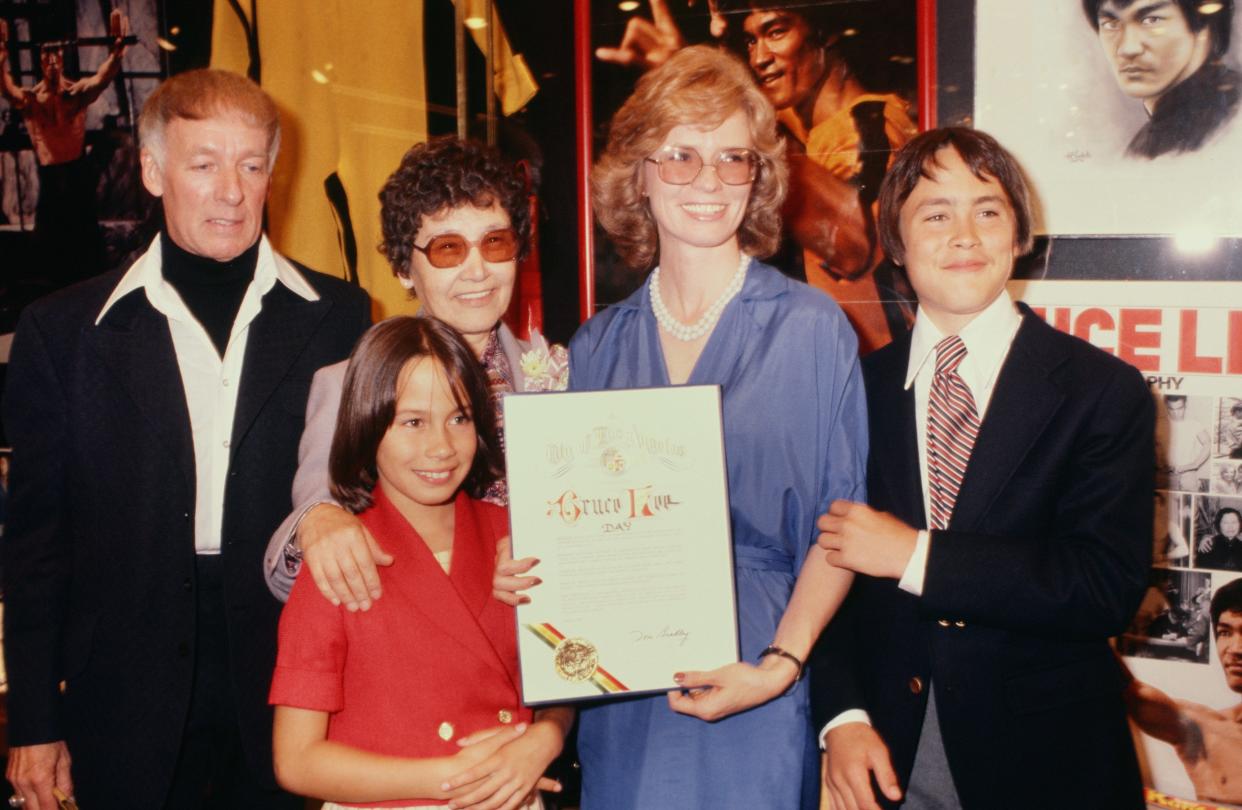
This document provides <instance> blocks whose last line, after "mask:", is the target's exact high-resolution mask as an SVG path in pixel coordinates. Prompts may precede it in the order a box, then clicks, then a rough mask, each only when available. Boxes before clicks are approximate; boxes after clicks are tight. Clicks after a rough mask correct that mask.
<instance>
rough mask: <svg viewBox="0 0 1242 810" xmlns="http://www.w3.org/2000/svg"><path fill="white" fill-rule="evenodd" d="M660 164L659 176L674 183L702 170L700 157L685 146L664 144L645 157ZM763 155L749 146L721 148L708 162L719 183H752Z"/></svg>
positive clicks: (684, 181)
mask: <svg viewBox="0 0 1242 810" xmlns="http://www.w3.org/2000/svg"><path fill="white" fill-rule="evenodd" d="M646 160H647V161H648V162H650V163H654V164H656V166H658V167H659V175H660V179H661V180H663V181H664V182H665V183H671V184H672V185H675V186H685V185H689V184H690V183H693V182H694V181H695V179H696V178H697V177H698V176H699V172H701V171H703V166H704V165H705V164H704V162H703V156H702V155H700V154H699V153H698V151H697V150H695V149H692V148H690V147H688V146H666V147H664V148H663V149H661V150H660V151H658V152H656V153H655V155H654V156H652V157H649V158H646ZM762 162H763V158H761V157H759V155H758V154H756V153H755V152H754V151H753V150H751V149H741V148H739V149H721V150H720V152H718V153H717V154H716V158H715V160H713V161H712V162H711V163H710V164H706V165H710V166H711V167H712V168H713V169H715V170H716V177H718V178H719V179H720V182H722V183H724V184H725V185H729V186H744V185H746V184H747V183H752V182H754V180H755V177H756V176H757V175H758V174H759V166H760V164H761V163H762Z"/></svg>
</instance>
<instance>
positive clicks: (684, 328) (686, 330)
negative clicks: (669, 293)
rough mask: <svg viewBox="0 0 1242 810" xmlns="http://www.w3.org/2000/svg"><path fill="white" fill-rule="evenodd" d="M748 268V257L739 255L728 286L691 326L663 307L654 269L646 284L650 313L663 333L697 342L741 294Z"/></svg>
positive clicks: (656, 270)
mask: <svg viewBox="0 0 1242 810" xmlns="http://www.w3.org/2000/svg"><path fill="white" fill-rule="evenodd" d="M748 267H750V257H749V256H747V255H746V254H745V253H741V255H740V256H739V257H738V262H737V271H736V272H735V273H734V274H733V278H731V279H730V280H729V284H728V286H726V287H725V288H724V290H723V291H722V292H721V293H720V297H719V298H717V299H716V300H715V301H714V302H713V303H712V305H711V306H710V307H708V308H707V311H706V312H704V313H703V315H702V317H700V318H699V319H698V320H697V321H695V322H694V323H691V324H685V323H682V322H681V321H679V320H677V319H676V318H674V317H673V313H671V312H669V311H668V307H666V306H665V305H664V299H663V298H662V297H661V296H660V268H659V267H656V269H654V270H652V271H651V282H650V284H648V287H649V288H650V290H651V311H652V312H654V313H655V316H656V320H657V321H659V322H660V326H663V327H664V331H666V332H668V333H669V334H670V335H672V336H673V337H675V338H677V339H678V340H681V341H686V342H689V341H691V340H698V339H699V338H701V337H703V336H704V335H706V334H707V333H708V332H710V331H711V330H712V327H713V326H715V325H716V320H717V319H718V318H719V317H720V313H721V312H723V311H724V308H725V306H726V305H727V304H728V303H729V302H730V301H732V300H733V298H734V296H736V295H737V294H738V293H739V292H741V289H742V283H743V282H745V281H746V268H748Z"/></svg>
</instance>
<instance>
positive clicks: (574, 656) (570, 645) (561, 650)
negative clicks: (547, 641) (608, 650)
mask: <svg viewBox="0 0 1242 810" xmlns="http://www.w3.org/2000/svg"><path fill="white" fill-rule="evenodd" d="M552 665H553V666H554V667H556V674H557V675H560V676H561V677H562V678H564V679H565V680H567V681H570V682H572V683H578V682H580V681H585V680H587V679H588V678H590V677H591V676H592V675H594V674H595V668H596V667H598V666H599V651H598V650H597V649H595V645H594V644H592V643H591V642H589V641H587V640H586V639H585V638H567V639H564V640H562V641H561V643H559V644H557V645H556V649H555V650H554V651H553V653H552Z"/></svg>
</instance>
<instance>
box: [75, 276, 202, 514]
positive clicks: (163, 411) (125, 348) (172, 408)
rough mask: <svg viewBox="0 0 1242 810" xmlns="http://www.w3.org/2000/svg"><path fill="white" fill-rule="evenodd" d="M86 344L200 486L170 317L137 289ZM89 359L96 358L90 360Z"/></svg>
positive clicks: (191, 482)
mask: <svg viewBox="0 0 1242 810" xmlns="http://www.w3.org/2000/svg"><path fill="white" fill-rule="evenodd" d="M85 331H86V333H87V334H86V335H85V336H84V339H83V345H85V346H94V347H95V350H96V351H97V352H98V354H99V360H100V363H101V365H102V366H103V367H106V368H107V369H108V371H109V372H110V373H111V374H112V376H113V377H115V378H116V380H117V382H118V383H120V385H121V387H122V388H123V389H125V391H126V393H127V394H128V395H129V397H130V399H132V400H133V403H134V405H135V406H136V407H137V409H138V411H139V412H140V413H141V414H142V416H143V418H144V419H145V420H146V423H147V426H148V427H149V428H150V432H151V435H153V436H154V437H155V438H156V440H157V441H160V442H163V443H164V444H165V445H166V446H167V447H168V451H169V453H170V455H171V456H172V457H173V459H175V460H176V462H177V466H178V467H180V468H181V471H182V474H183V475H184V477H185V483H186V491H187V492H189V493H191V494H193V492H194V489H195V477H196V476H195V471H194V439H193V436H192V435H191V433H190V410H189V406H187V405H186V398H185V386H184V385H183V384H182V382H181V367H180V366H179V365H178V364H177V353H176V351H175V350H174V349H173V344H172V333H171V332H170V331H169V328H168V319H167V318H165V317H164V316H163V315H162V314H160V313H159V312H157V311H156V310H155V309H153V308H152V307H151V305H150V304H149V303H147V299H146V295H145V294H144V293H142V292H141V291H135V292H133V293H130V294H129V295H127V296H125V297H124V298H122V299H121V300H119V301H117V302H116V303H115V304H114V305H113V307H112V309H110V310H109V311H108V314H107V315H106V316H105V317H104V319H103V321H102V322H101V323H100V324H98V325H94V324H91V325H89V326H86V327H85ZM86 362H90V361H89V360H88V361H86Z"/></svg>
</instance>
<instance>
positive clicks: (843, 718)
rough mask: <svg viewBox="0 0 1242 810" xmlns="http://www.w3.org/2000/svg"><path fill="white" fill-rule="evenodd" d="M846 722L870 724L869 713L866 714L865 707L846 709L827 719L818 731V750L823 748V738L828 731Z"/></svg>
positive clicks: (826, 735)
mask: <svg viewBox="0 0 1242 810" xmlns="http://www.w3.org/2000/svg"><path fill="white" fill-rule="evenodd" d="M846 723H866V724H867V725H871V715H869V714H867V711H866V709H846V710H845V711H843V712H841V713H840V714H838V715H837V716H836V717H834V718H832V719H831V720H829V721H828V722H827V723H825V724H824V727H823V728H822V729H820V731H819V750H821V751H823V750H824V740H825V739H826V738H827V737H828V732H830V731H832V730H833V729H834V728H836V727H837V726H843V725H845V724H846Z"/></svg>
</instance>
